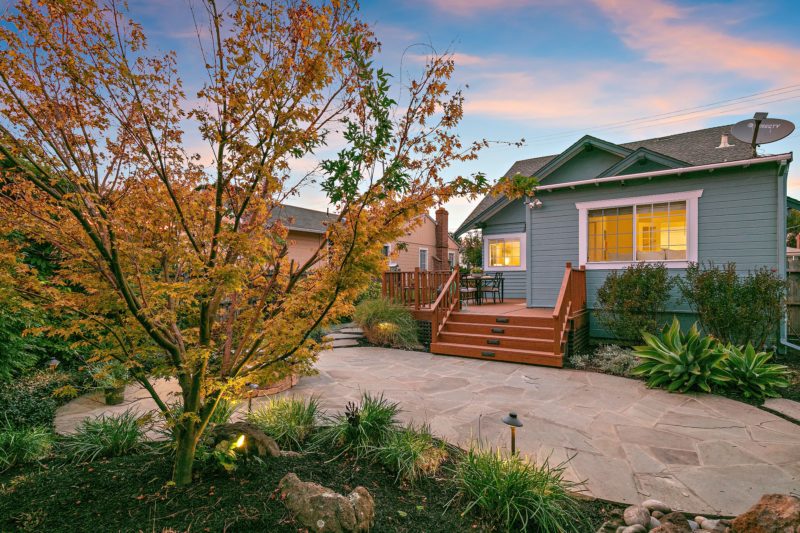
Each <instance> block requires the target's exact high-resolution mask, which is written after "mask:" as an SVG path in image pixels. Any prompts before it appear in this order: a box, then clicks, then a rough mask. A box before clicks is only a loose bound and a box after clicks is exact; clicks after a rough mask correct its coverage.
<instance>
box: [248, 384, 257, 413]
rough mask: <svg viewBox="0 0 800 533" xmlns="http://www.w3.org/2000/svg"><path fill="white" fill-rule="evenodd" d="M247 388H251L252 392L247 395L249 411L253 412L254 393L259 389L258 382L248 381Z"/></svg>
mask: <svg viewBox="0 0 800 533" xmlns="http://www.w3.org/2000/svg"><path fill="white" fill-rule="evenodd" d="M246 386H247V388H248V389H250V393H249V394H248V395H247V412H248V413H252V412H253V395H254V394H255V393H256V391H257V390H258V383H247V384H246Z"/></svg>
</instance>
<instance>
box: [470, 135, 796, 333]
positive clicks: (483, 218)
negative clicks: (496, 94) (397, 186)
mask: <svg viewBox="0 0 800 533" xmlns="http://www.w3.org/2000/svg"><path fill="white" fill-rule="evenodd" d="M729 132H730V126H720V127H714V128H708V129H703V130H698V131H691V132H687V133H681V134H678V135H671V136H668V137H660V138H655V139H647V140H643V141H636V142H630V143H625V144H614V143H611V142H608V141H604V140H602V139H598V138H595V137H591V136H588V135H587V136H585V137H583V138H581V139H580V140H579V141H578V142H576V143H575V144H573V145H572V146H570V147H569V148H567V149H566V150H564V151H563V152H562V153H560V154H557V155H550V156H546V157H537V158H534V159H525V160H522V161H517V162H516V163H514V165H513V166H512V167H511V169H510V170H509V171H508V172H507V173H506V176H512V175H515V174H517V173H520V174H523V175H526V176H530V175H533V176H536V177H537V178H539V179H540V185H539V187H538V189H537V192H536V196H535V198H527V199H518V200H513V201H509V200H508V199H507V198H505V197H502V196H500V197H492V196H487V197H486V198H484V199H483V200H482V201H481V202H480V203H479V204H478V206H477V207H476V208H475V209H474V210H473V212H472V213H471V214H470V215H469V217H467V219H466V220H465V222H464V223H463V224H462V225H461V226H460V227H459V228H458V229H457V230H456V232H455V235H456V236H458V235H461V234H463V233H465V232H466V231H469V230H471V229H476V228H480V229H481V230H482V233H483V240H484V254H483V257H484V268H485V270H486V271H489V272H503V273H504V278H505V292H506V294H505V296H506V297H507V298H524V299H525V300H526V301H527V306H528V307H547V308H552V307H553V306H554V305H555V303H556V299H557V297H558V292H559V289H560V286H561V283H562V279H563V276H564V269H565V263H566V262H567V261H570V262H572V264H573V265H576V266H578V265H580V266H583V267H585V268H586V288H587V307H588V309H589V311H590V328H591V334H592V335H594V336H603V335H604V334H605V332H604V331H603V330H602V328H601V326H600V324H599V323H598V322H597V321H596V320H594V319H593V317H592V316H591V311H592V309H593V308H594V306H595V301H596V295H597V290H598V288H599V287H600V286H601V285H602V284H603V282H604V280H605V278H606V276H607V274H608V273H609V272H610V271H612V270H615V269H620V268H624V267H626V266H628V265H630V264H632V263H634V262H637V261H648V262H663V263H664V264H665V265H666V266H667V267H668V268H669V269H670V270H671V271H672V272H673V273H682V272H683V271H684V269H685V268H686V266H687V264H688V263H689V262H693V261H700V262H702V261H713V262H715V263H726V262H729V261H733V262H735V263H736V265H737V267H738V269H739V270H740V271H746V270H748V269H752V268H755V267H759V266H767V267H770V268H774V269H776V270H777V271H778V272H779V273H780V274H781V275H785V272H786V227H785V226H786V204H787V197H786V181H787V180H786V177H787V174H788V172H789V164H790V162H791V161H792V154H791V153H785V154H780V155H769V156H758V157H754V156H753V153H752V149H751V147H750V146H749V145H748V144H747V143H743V142H740V141H738V140H735V139H733V137H732V136H729ZM668 311H669V312H673V313H677V314H684V315H683V316H684V317H685V318H687V319H689V318H691V317H689V316H687V315H686V314H685V313H687V312H688V309H687V308H686V307H684V306H683V305H682V304H680V303H678V300H677V298H676V299H674V301H673V302H672V304H671V306H670V308H669V309H668Z"/></svg>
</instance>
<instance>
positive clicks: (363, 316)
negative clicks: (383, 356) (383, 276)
mask: <svg viewBox="0 0 800 533" xmlns="http://www.w3.org/2000/svg"><path fill="white" fill-rule="evenodd" d="M353 318H354V320H355V321H356V323H357V324H358V325H359V326H361V328H362V329H363V330H364V336H365V337H366V338H367V340H368V341H369V342H371V343H372V344H375V345H378V346H393V347H395V348H413V347H415V346H417V345H418V344H419V341H418V340H417V322H416V320H414V317H413V316H412V315H411V313H410V312H409V311H408V309H406V308H405V307H403V306H401V305H398V304H395V303H393V302H390V301H389V300H384V299H383V298H378V299H375V300H365V301H363V302H361V303H360V304H358V306H357V307H356V312H355V316H354V317H353Z"/></svg>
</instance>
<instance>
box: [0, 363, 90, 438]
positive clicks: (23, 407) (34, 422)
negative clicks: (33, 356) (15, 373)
mask: <svg viewBox="0 0 800 533" xmlns="http://www.w3.org/2000/svg"><path fill="white" fill-rule="evenodd" d="M68 386H72V387H75V388H77V389H82V388H83V387H82V384H81V383H79V382H78V380H77V377H76V376H75V375H74V374H70V373H66V372H60V371H59V372H50V371H41V372H37V373H35V374H31V375H29V376H25V377H22V378H18V379H16V380H14V381H12V382H11V383H3V384H0V413H2V414H3V416H4V418H5V420H7V421H8V423H9V425H11V426H13V427H15V428H25V427H45V428H51V429H52V428H53V420H54V419H55V416H56V409H58V407H59V406H60V405H62V404H64V403H66V402H67V401H69V400H70V399H71V396H70V395H64V394H59V392H58V391H59V390H63V389H64V387H68Z"/></svg>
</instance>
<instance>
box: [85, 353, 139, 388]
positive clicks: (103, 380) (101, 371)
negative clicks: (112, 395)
mask: <svg viewBox="0 0 800 533" xmlns="http://www.w3.org/2000/svg"><path fill="white" fill-rule="evenodd" d="M89 374H91V376H92V379H93V380H94V382H95V384H96V386H97V388H99V389H116V388H119V387H124V386H125V385H126V384H127V383H130V381H131V376H130V373H129V372H128V369H127V368H125V365H123V364H122V363H120V362H119V361H117V360H116V359H113V360H111V361H106V362H102V363H96V364H95V365H94V366H92V368H90V369H89Z"/></svg>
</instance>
